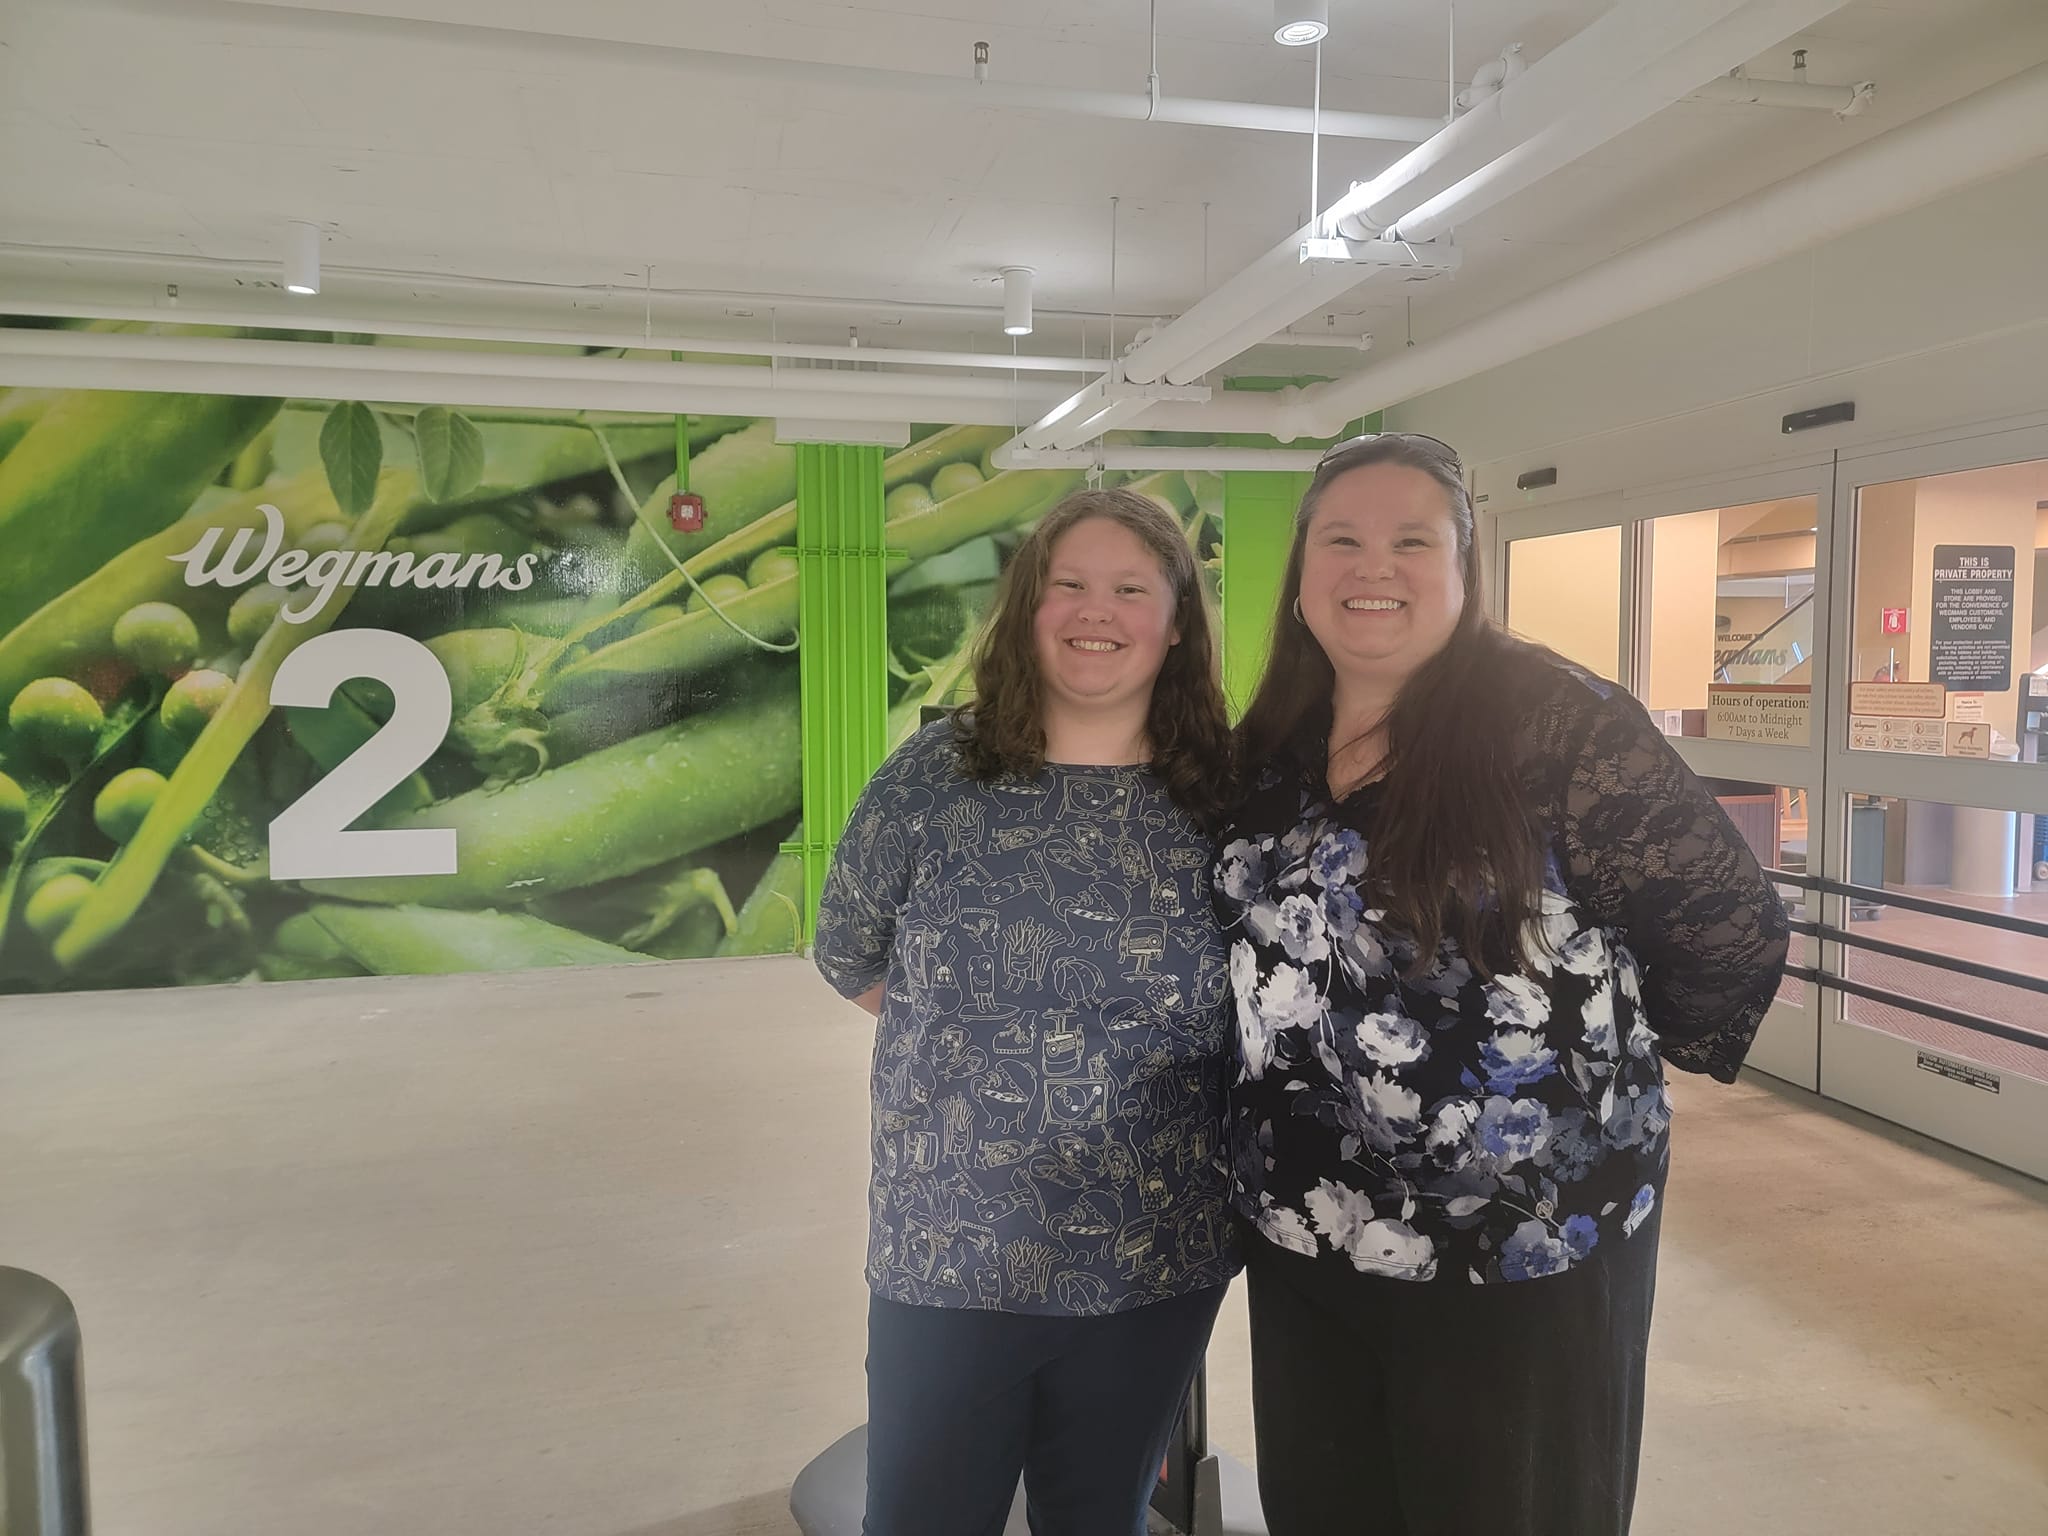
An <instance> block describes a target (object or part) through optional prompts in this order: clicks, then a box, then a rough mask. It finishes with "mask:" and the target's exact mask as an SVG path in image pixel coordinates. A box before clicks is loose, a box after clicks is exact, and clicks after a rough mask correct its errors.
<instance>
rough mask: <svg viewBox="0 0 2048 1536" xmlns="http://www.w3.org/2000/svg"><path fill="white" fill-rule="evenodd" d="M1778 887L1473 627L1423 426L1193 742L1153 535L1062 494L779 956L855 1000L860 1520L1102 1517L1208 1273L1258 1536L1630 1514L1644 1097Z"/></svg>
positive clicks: (1643, 1333)
mask: <svg viewBox="0 0 2048 1536" xmlns="http://www.w3.org/2000/svg"><path fill="white" fill-rule="evenodd" d="M1786 933H1787V929H1786V921H1785V915H1784V912H1783V910H1782V909H1781V907H1780V906H1779V904H1778V901H1777V899H1776V897H1775V895H1774V894H1773V892H1772V889H1771V887H1770V886H1769V884H1768V883H1767V882H1766V881H1765V879H1764V877H1763V874H1762V872H1761V871H1760V870H1759V868H1758V866H1757V864H1756V861H1755V859H1754V858H1753V857H1752V856H1751V854H1750V852H1749V850H1748V849H1747V847H1746V846H1745V845H1744V843H1743V842H1742V839H1741V838H1740V836H1739V835H1738V834H1737V833H1736V832H1735V830H1734V828H1733V827H1732V826H1731V825H1730V823H1729V821H1728V819H1727V818H1726V817H1725V816H1724V815H1723V814H1722V812H1721V809H1720V807H1719V806H1718V805H1717V804H1716V802H1715V800H1714V798H1713V796H1712V795H1711V794H1710V793H1708V791H1707V790H1706V789H1705V788H1704V787H1703V786H1702V785H1701V784H1700V783H1699V782H1698V781H1697V780H1696V779H1695V778H1694V777H1693V776H1692V774H1691V773H1690V772H1689V771H1688V770H1687V769H1686V767H1685V765H1684V763H1683V762H1682V761H1681V760H1680V759H1679V757H1678V756H1677V754H1676V753H1675V752H1674V751H1673V750H1672V749H1671V747H1670V746H1669V744H1668V743H1667V742H1666V741H1665V739H1664V738H1663V736H1662V735H1661V734H1660V733H1659V732H1658V731H1657V730H1656V729H1655V727H1654V726H1653V725H1652V724H1651V723H1650V721H1649V719H1648V717H1647V716H1646V715H1645V714H1644V712H1643V710H1642V709H1641V708H1640V707H1639V706H1638V705H1637V704H1636V702H1635V701H1634V700H1633V699H1632V698H1631V697H1630V696H1629V695H1627V694H1626V693H1624V692H1622V691H1621V690H1620V689H1618V688H1616V687H1615V686H1614V685H1613V684H1611V683H1607V682H1605V681H1603V680H1601V679H1599V678H1597V677H1594V676H1591V675H1589V674H1587V673H1585V672H1583V671H1581V670H1579V669H1578V668H1576V667H1574V666H1572V665H1571V664H1570V663H1568V662H1566V661H1564V660H1562V659H1561V658H1559V657H1557V656H1555V655H1553V654H1552V653H1550V652H1548V651H1545V650H1543V649H1541V648H1539V647H1536V646H1533V645H1529V644H1527V643H1525V642H1522V641H1520V640H1517V639H1515V638H1513V637H1511V636H1510V635H1508V634H1507V633H1506V632H1504V631H1503V630H1502V629H1500V628H1499V627H1498V626H1496V625H1495V624H1493V623H1492V622H1491V621H1490V620H1489V619H1488V618H1487V617H1486V610H1485V600H1484V594H1483V593H1482V591H1481V587H1480V580H1479V556H1478V551H1477V548H1476V545H1475V540H1474V528H1473V514H1472V505H1471V501H1470V498H1469V496H1468V494H1467V492H1466V488H1465V483H1464V475H1463V471H1462V469H1461V467H1460V465H1459V463H1458V460H1457V457H1456V455H1455V454H1454V453H1453V452H1452V451H1451V450H1450V449H1449V448H1448V447H1446V446H1445V445H1444V444H1442V443H1439V442H1437V441H1436V440H1435V439H1433V438H1427V437H1421V436H1418V435H1414V434H1404V433H1387V434H1378V435H1374V436H1370V437H1364V438H1357V439H1353V440H1351V441H1350V442H1346V443H1341V444H1339V445H1338V446H1336V447H1334V448H1332V449H1331V450H1330V451H1329V452H1328V453H1327V454H1326V455H1325V456H1324V458H1323V460H1322V462H1321V464H1320V466H1319V467H1318V468H1317V470H1316V473H1315V476H1314V478H1313V480H1312V482H1311V483H1310V485H1309V487H1308V490H1307V492H1306V494H1305V495H1304V496H1303V498H1302V501H1301V506H1300V509H1299V511H1298V512H1297V514H1296V516H1295V519H1294V538H1293V545H1292V548H1291V550H1290V552H1289V555H1288V560H1287V567H1286V573H1285V576H1284V578H1283V581H1282V587H1281V593H1280V602H1279V610H1278V613H1277V615H1276V618H1275V625H1274V632H1273V643H1272V647H1271V653H1270V659H1269V660H1268V662H1267V666H1266V672H1265V677H1264V680H1263V682H1262V683H1261V684H1260V686H1259V689H1258V691H1257V693H1256V695H1255V696H1254V697H1253V699H1252V701H1251V704H1250V706H1249V708H1248V709H1247V710H1246V712H1245V714H1244V717H1243V719H1242V720H1241V721H1240V722H1239V723H1238V725H1237V727H1236V729H1235V730H1234V731H1233V730H1232V728H1231V727H1230V725H1229V723H1228V719H1227V716H1226V712H1225V706H1224V700H1223V695H1222V691H1221V688H1220V686H1219V681H1218V665H1217V651H1216V642H1215V635H1214V630H1213V627H1212V624H1211V619H1210V614H1209V611H1208V604H1207V599H1206V596H1205V593H1204V591H1203V588H1202V585H1201V580H1200V573H1199V571H1198V570H1197V568H1196V564H1195V560H1194V557H1193V555H1192V553H1191V552H1190V551H1189V548H1188V545H1187V541H1186V539H1185V537H1184V535H1183V533H1182V530H1181V528H1180V527H1179V526H1178V525H1177V523H1176V522H1175V521H1174V519H1173V517H1172V516H1171V515H1170V514H1168V513H1166V512H1164V511H1162V510H1161V509H1160V507H1159V506H1158V505H1156V504H1155V503H1153V502H1152V501H1150V500H1147V499H1146V498H1144V497H1142V496H1138V495H1135V494H1133V493H1129V492H1124V491H1116V490H1107V491H1083V492H1079V493H1077V494H1075V495H1073V496H1071V497H1069V498H1068V499H1067V500H1066V501H1064V502H1063V503H1061V504H1060V506H1059V507H1057V508H1056V509H1054V510H1053V511H1052V512H1051V513H1049V514H1048V515H1047V516H1046V517H1045V518H1044V519H1043V520H1042V521H1041V522H1040V523H1039V525H1038V527H1037V529H1036V530H1035V531H1034V532H1033V533H1032V535H1031V536H1030V538H1029V539H1028V540H1027V541H1026V542H1025V543H1024V545H1023V547H1022V548H1021V549H1020V550H1019V551H1018V552H1017V555H1016V557H1015V558H1014V560H1013V561H1012V562H1011V564H1010V566H1009V568H1008V570H1007V571H1006V572H1005V575H1004V578H1003V585H1002V590H1001V593H1000V595H999V597H998V600H997V609H996V612H995V614H994V616H993V618H992V621H991V623H990V625H989V627H988V629H987V631H986V632H985V634H984V636H983V638H982V640H981V642H980V645H979V648H978V651H977V654H976V661H975V697H974V702H973V703H972V704H971V705H970V706H968V707H966V708H963V709H961V710H959V711H957V712H955V713H954V714H953V715H951V716H950V717H949V718H947V719H945V720H943V721H940V722H937V723H935V724H933V725H930V726H927V727H926V728H925V729H924V730H923V731H921V732H920V733H919V734H918V735H917V736H916V737H914V738H913V739H912V740H910V741H909V742H907V743H906V744H905V745H904V746H903V747H902V748H901V749H899V750H898V751H897V752H896V753H894V754H893V755H892V756H891V757H890V758H889V760H888V761H887V762H886V763H884V764H883V765H882V767H881V768H880V770H879V771H878V772H877V773H876V774H875V776H874V778H873V780H872V781H871V782H870V783H869V785H868V787H867V789H866V791H865V793H864V794H863V796H862V797H861V800H860V803H859V805H858V806H857V807H856V809H855V811H854V814H853V816H852V817H851V819H850V820H849V822H848V824H847V828H846V831H845V834H844V837H843V839H842V841H841V843H840V845H839V848H838V853H837V857H836V859H835V861H834V864H833V867H832V871H831V874H830V876H829V878H828V880H827V883H826V887H825V892H824V897H823V901H822V903H821V907H820V912H819V919H818V932H817V938H816V949H815V953H816V961H817V965H818V968H819V970H820V971H821V972H822V973H823V974H824V976H825V978H826V979H827V980H828V981H829V982H830V983H831V984H832V985H833V986H834V987H835V988H836V989H837V990H838V991H839V992H841V993H842V994H843V995H845V996H847V997H849V998H853V999H855V1000H856V1001H858V1002H859V1003H860V1004H861V1005H862V1006H864V1007H866V1008H867V1009H868V1010H869V1011H870V1012H872V1013H874V1014H875V1015H876V1017H877V1019H878V1021H879V1027H878V1029H877V1031H876V1038H875V1051H874V1068H873V1139H872V1148H873V1176H872V1179H871V1181H870V1184H869V1196H868V1204H869V1243H868V1257H867V1267H866V1268H867V1278H868V1282H869V1287H870V1291H871V1293H872V1294H871V1299H870V1302H869V1322H868V1383H869V1387H868V1391H869V1426H868V1484H867V1489H868V1491H867V1509H866V1519H865V1525H864V1530H865V1531H866V1532H867V1536H997V1533H1000V1532H1001V1530H1002V1528H1003V1524H1004V1521H1005V1519H1006V1517H1007V1514H1008V1511H1009V1507H1010V1503H1011V1499H1012V1497H1013V1495H1014V1493H1015V1490H1016V1488H1017V1484H1018V1478H1019V1476H1020V1474H1021V1476H1022V1479H1023V1485H1024V1489H1025V1493H1026V1497H1027V1501H1028V1505H1029V1510H1030V1521H1031V1528H1032V1530H1033V1531H1034V1532H1035V1533H1037V1536H1142V1532H1143V1531H1144V1529H1145V1508H1146V1504H1147V1501H1148V1499H1149V1497H1150V1493H1151V1489H1152V1487H1153V1484H1154V1481H1155V1479H1156V1476H1157V1472H1158V1468H1159V1466H1160V1463H1161V1459H1162V1456H1163V1454H1164V1452H1165V1449H1166V1446H1167V1442H1168V1439H1169V1437H1170V1435H1171V1433H1172V1430H1173V1426H1174V1422H1175V1417H1176V1414H1177V1411H1178V1409H1179V1406H1180V1404H1181V1402H1182V1400H1183V1399H1184V1397H1185V1395H1186V1393H1187V1391H1188V1388H1189V1386H1190V1383H1191V1381H1192V1379H1193V1377H1194V1374H1195V1372H1196V1370H1197V1368H1198V1366H1199V1363H1200V1360H1201V1357H1202V1353H1203V1350H1204V1348H1205V1346H1206V1343H1207V1340H1208V1337H1209V1331H1210V1327H1211V1324H1212V1323H1213V1321H1214V1319H1215V1316H1216V1312H1217V1308H1218V1306H1219V1304H1220V1302H1221V1300H1222V1297H1223V1293H1224V1290H1225V1288H1226V1287H1227V1286H1228V1284H1229V1282H1230V1281H1231V1279H1232V1278H1233V1277H1234V1276H1235V1275H1236V1274H1237V1273H1239V1272H1240V1271H1243V1272H1245V1273H1246V1275H1247V1279H1248V1284H1249V1287H1250V1289H1249V1303H1250V1317H1251V1344H1252V1393H1253V1409H1254V1414H1255V1419H1256V1425H1257V1439H1258V1446H1257V1461H1258V1476H1259V1489H1260V1496H1261V1501H1262V1503H1263V1506H1264V1511H1265V1516H1266V1520H1267V1523H1268V1526H1269V1528H1270V1529H1271V1530H1272V1531H1273V1532H1274V1536H1339V1533H1351V1532H1359V1533H1367V1532H1369V1533H1373V1536H1382V1533H1388V1536H1391V1533H1399V1536H1468V1533H1471V1532H1477V1531H1485V1532H1487V1533H1488V1536H1620V1533H1623V1532H1625V1531H1626V1530H1627V1528H1628V1523H1629V1514H1630V1509H1631V1506H1632V1504H1633V1500H1634V1494H1635V1480H1636V1464H1637V1459H1638V1451H1639V1448H1640V1438H1641V1424H1642V1410H1643V1369H1644V1360H1645V1354H1646V1349H1647V1345H1648V1340H1649V1330H1650V1314H1651V1301H1652V1296H1653V1292H1654V1289H1655V1281H1656V1259H1657V1241H1658V1229H1659V1221H1660V1217H1661V1214H1662V1213H1661V1200H1662V1193H1663V1186H1664V1175H1665V1169H1666V1165H1667V1157H1668V1151H1669V1126H1670V1118H1671V1116H1670V1104H1669V1101H1668V1100H1667V1098H1666V1096H1665V1091H1664V1078H1663V1071H1664V1065H1665V1064H1666V1063H1669V1064H1670V1065H1672V1066H1674V1067H1678V1068H1681V1069H1683V1070H1686V1071H1693V1072H1703V1073H1706V1074H1709V1075H1711V1076H1713V1077H1716V1078H1719V1079H1721V1080H1723V1081H1728V1080H1732V1079H1733V1077H1734V1076H1735V1074H1736V1071H1737V1069H1738V1068H1739V1067H1740V1065H1741V1063H1742V1059H1743V1056H1744V1054H1745V1052H1746V1051H1747V1050H1748V1048H1749V1044H1750V1041H1751V1039H1752V1037H1753V1036H1754V1035H1755V1033H1756V1030H1757V1027H1758V1025H1759V1023H1760V1021H1761V1020H1762V1017H1763V1014H1764V1011H1765V1009H1766V1008H1767V1006H1768V1005H1769V1002H1770V1000H1771V998H1772V996H1773V994H1774V993H1775V991H1776V989H1777V983H1778V978H1779V973H1780V971H1781V969H1782V967H1783V964H1784V959H1785V953H1786Z"/></svg>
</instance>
